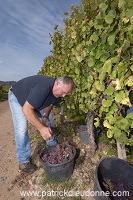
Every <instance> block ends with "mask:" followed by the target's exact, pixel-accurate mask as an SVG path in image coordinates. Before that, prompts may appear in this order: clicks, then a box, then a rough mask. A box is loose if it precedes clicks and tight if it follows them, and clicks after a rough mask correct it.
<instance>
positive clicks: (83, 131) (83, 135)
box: [77, 125, 100, 144]
mask: <svg viewBox="0 0 133 200" xmlns="http://www.w3.org/2000/svg"><path fill="white" fill-rule="evenodd" d="M77 132H78V136H79V138H80V140H81V141H82V142H83V143H84V144H89V135H88V131H87V126H86V125H80V126H78V127H77ZM99 132H100V129H99V128H96V127H94V138H95V140H96V139H97V137H98V133H99Z"/></svg>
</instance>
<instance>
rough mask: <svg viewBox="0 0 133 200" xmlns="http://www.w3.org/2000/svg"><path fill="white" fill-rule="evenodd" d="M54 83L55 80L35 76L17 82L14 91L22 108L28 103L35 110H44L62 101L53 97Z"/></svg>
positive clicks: (13, 87)
mask: <svg viewBox="0 0 133 200" xmlns="http://www.w3.org/2000/svg"><path fill="white" fill-rule="evenodd" d="M54 82H55V78H52V77H48V76H43V75H34V76H30V77H26V78H23V79H21V80H20V81H18V82H16V83H15V84H14V85H13V86H12V91H13V93H14V95H15V96H16V98H17V100H18V102H19V104H20V105H21V106H23V105H24V103H25V102H26V101H28V103H29V104H30V105H31V106H33V107H34V109H36V110H42V109H44V108H46V107H48V106H49V105H50V104H53V105H57V104H58V103H59V102H60V100H61V98H56V97H55V96H54V95H53V92H52V89H53V85H54Z"/></svg>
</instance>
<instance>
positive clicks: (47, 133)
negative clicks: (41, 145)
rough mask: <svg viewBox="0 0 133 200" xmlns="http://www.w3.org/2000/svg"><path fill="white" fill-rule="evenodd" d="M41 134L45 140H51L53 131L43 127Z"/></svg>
mask: <svg viewBox="0 0 133 200" xmlns="http://www.w3.org/2000/svg"><path fill="white" fill-rule="evenodd" d="M40 133H41V135H42V137H43V139H44V140H49V139H50V138H51V137H52V131H51V129H50V128H49V127H43V128H42V129H41V130H40Z"/></svg>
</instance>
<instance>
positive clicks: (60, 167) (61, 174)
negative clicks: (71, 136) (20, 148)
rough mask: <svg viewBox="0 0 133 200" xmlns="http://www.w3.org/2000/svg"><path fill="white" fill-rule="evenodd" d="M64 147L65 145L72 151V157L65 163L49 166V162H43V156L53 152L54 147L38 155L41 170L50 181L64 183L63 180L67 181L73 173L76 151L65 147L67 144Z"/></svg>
mask: <svg viewBox="0 0 133 200" xmlns="http://www.w3.org/2000/svg"><path fill="white" fill-rule="evenodd" d="M65 145H66V147H71V148H72V151H73V157H72V158H71V159H69V160H68V161H67V162H65V163H61V164H50V163H49V162H44V161H43V160H42V157H43V156H44V154H46V153H50V152H51V151H53V150H54V149H55V148H56V146H55V147H52V148H51V147H50V148H47V149H45V150H44V151H43V152H42V153H41V155H40V162H41V164H42V165H43V168H44V171H45V173H46V175H47V177H48V178H49V179H51V180H55V181H65V180H67V179H69V178H70V176H71V175H72V173H73V169H74V158H75V155H76V149H75V148H74V147H72V146H70V145H67V144H65Z"/></svg>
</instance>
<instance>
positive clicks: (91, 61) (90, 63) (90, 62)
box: [88, 58, 95, 67]
mask: <svg viewBox="0 0 133 200" xmlns="http://www.w3.org/2000/svg"><path fill="white" fill-rule="evenodd" d="M88 65H89V66H90V67H92V66H93V65H95V60H94V59H93V58H89V59H88Z"/></svg>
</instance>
